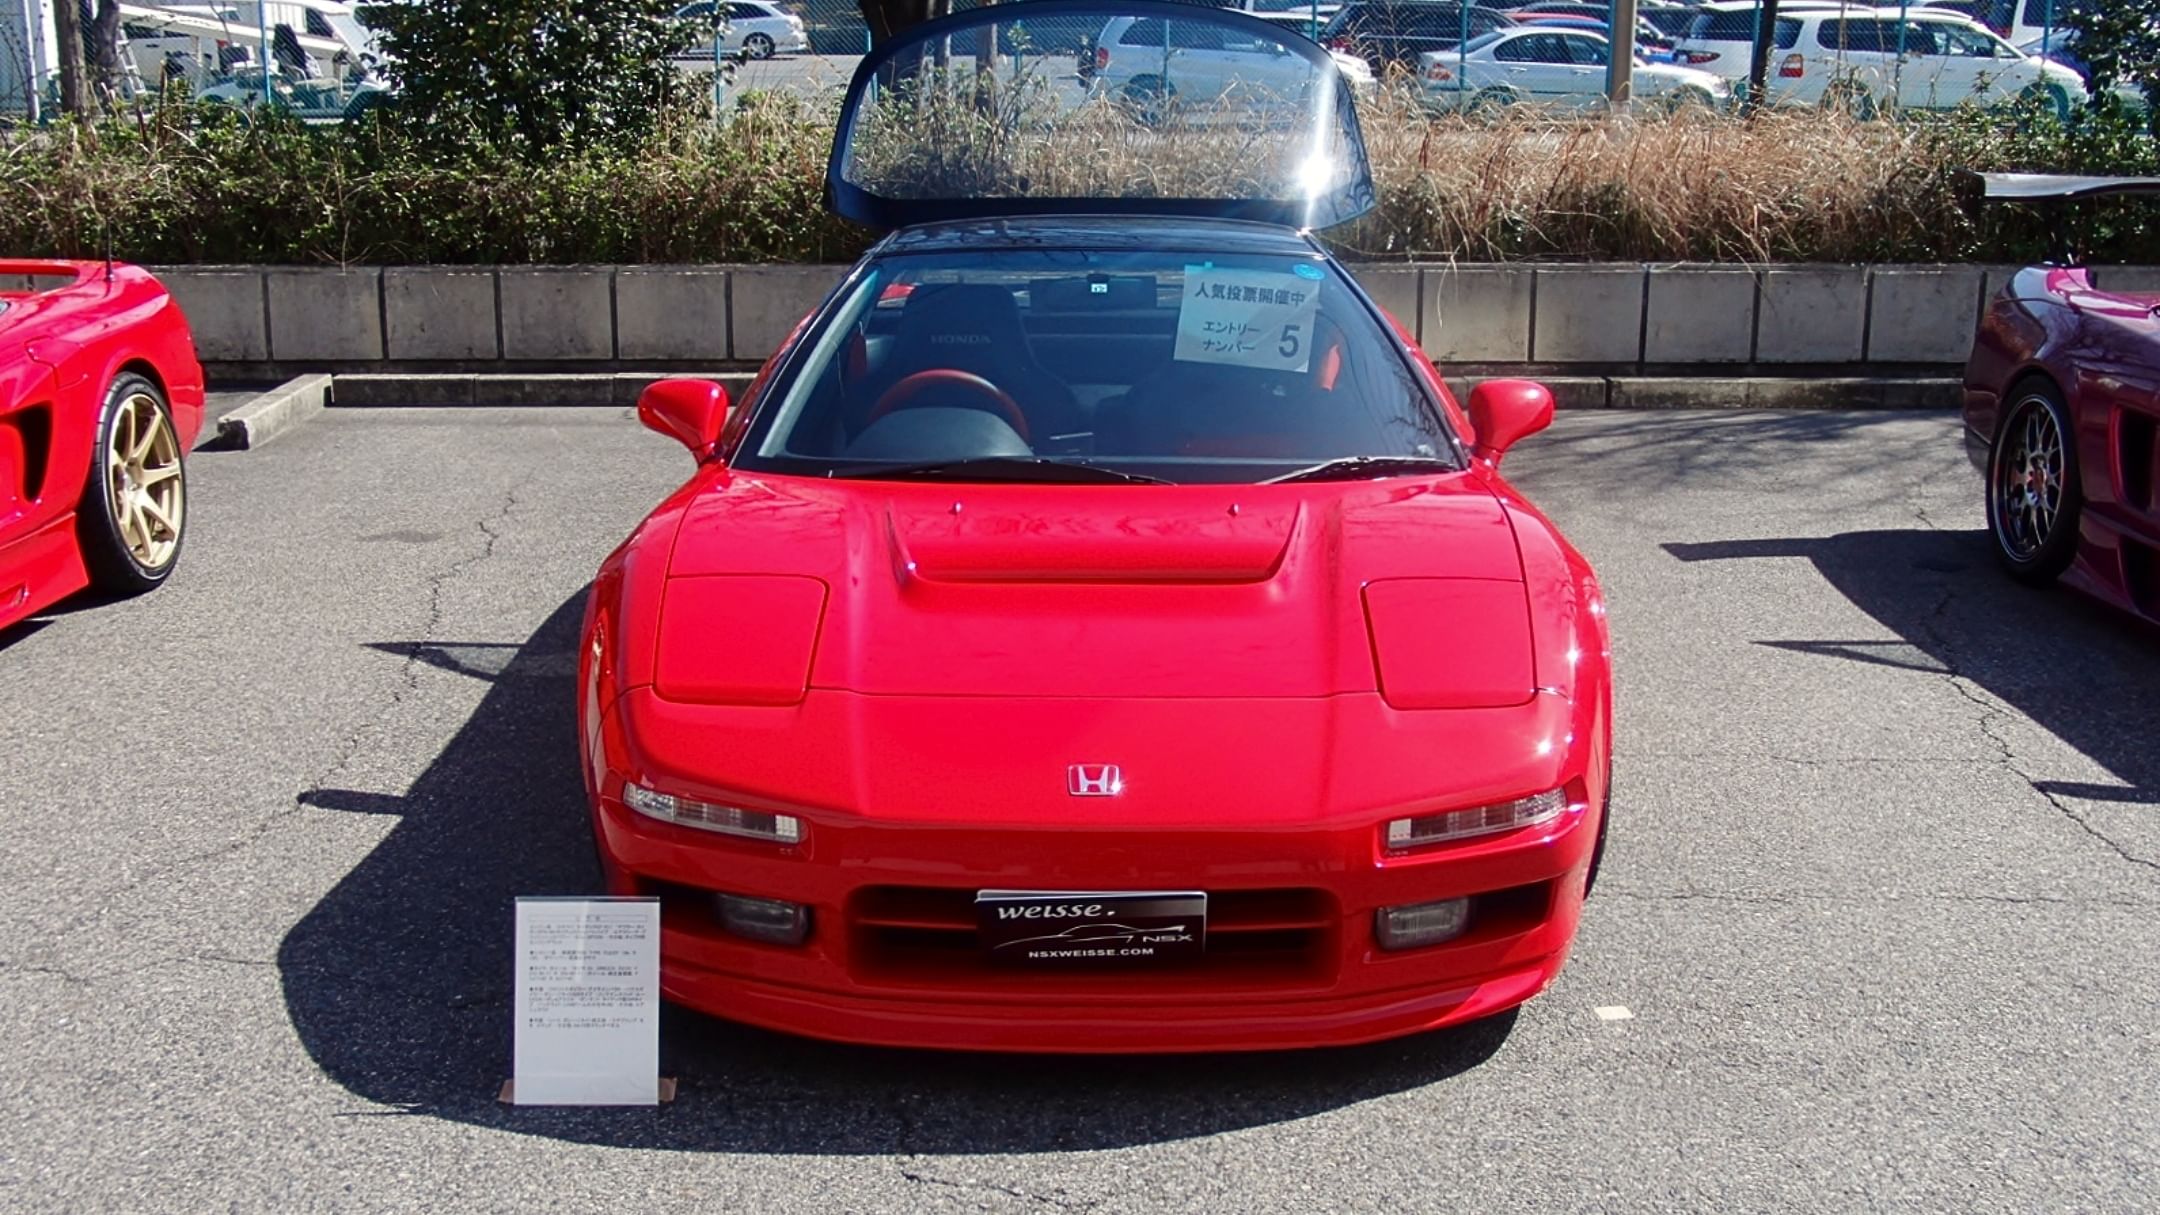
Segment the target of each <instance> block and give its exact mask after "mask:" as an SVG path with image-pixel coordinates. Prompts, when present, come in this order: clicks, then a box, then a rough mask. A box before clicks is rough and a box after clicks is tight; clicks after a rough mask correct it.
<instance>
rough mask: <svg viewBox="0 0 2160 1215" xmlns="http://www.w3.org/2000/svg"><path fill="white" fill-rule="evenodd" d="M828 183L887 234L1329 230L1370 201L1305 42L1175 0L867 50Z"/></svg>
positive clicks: (1007, 13)
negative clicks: (1269, 227) (1108, 219)
mask: <svg viewBox="0 0 2160 1215" xmlns="http://www.w3.org/2000/svg"><path fill="white" fill-rule="evenodd" d="M826 180H827V187H828V192H829V196H830V201H831V205H832V208H833V210H834V211H836V212H838V213H839V214H840V215H843V216H845V217H847V218H848V219H852V220H854V221H856V222H858V223H862V224H866V225H868V226H870V227H873V228H897V227H905V226H907V225H910V224H919V223H928V222H934V221H938V220H948V219H982V218H987V217H996V216H1019V215H1082V214H1097V215H1103V214H1107V215H1173V216H1209V217H1219V218H1230V219H1248V220H1258V221H1262V222H1268V223H1280V224H1287V225H1290V226H1292V227H1298V228H1325V227H1328V226H1331V225H1334V224H1339V223H1343V222H1344V221H1346V220H1350V219H1354V218H1356V217H1357V216H1359V215H1362V214H1364V213H1365V212H1366V211H1368V210H1370V209H1371V208H1372V206H1373V185H1372V173H1371V168H1370V165H1369V163H1368V161H1367V157H1366V153H1365V144H1364V138H1363V136H1362V135H1361V134H1360V132H1359V130H1358V123H1357V111H1356V108H1355V106H1354V105H1353V104H1352V100H1351V94H1350V86H1349V84H1348V83H1347V81H1346V80H1345V79H1344V77H1343V76H1342V74H1341V73H1340V72H1339V71H1337V69H1336V66H1335V61H1334V60H1333V59H1332V58H1330V57H1329V55H1328V52H1327V51H1325V50H1323V49H1321V48H1320V47H1319V46H1318V45H1317V44H1315V43H1313V42H1312V41H1311V40H1310V39H1308V38H1306V37H1305V36H1303V35H1302V34H1299V33H1297V32H1295V31H1293V30H1290V29H1287V28H1284V27H1280V26H1277V25H1273V24H1271V23H1269V22H1267V21H1263V20H1260V19H1259V18H1256V17H1250V16H1247V15H1245V14H1243V13H1238V12H1230V11H1225V10H1221V9H1215V8H1207V7H1203V6H1198V5H1193V4H1178V3H1170V2H1168V0H1120V2H1109V0H1027V2H1026V3H1023V4H1000V5H993V6H990V7H986V8H978V9H972V10H969V11H967V12H963V13H959V14H956V15H953V16H950V17H944V18H940V19H938V20H935V21H928V22H924V23H923V24H921V25H918V26H914V27H912V28H910V29H908V30H907V31H905V32H904V33H902V34H901V35H900V36H898V37H896V38H894V39H893V40H891V41H890V42H888V43H886V44H885V45H884V46H883V47H881V48H879V50H878V51H877V52H876V53H874V54H872V55H869V56H868V57H866V58H865V59H864V60H863V61H862V63H861V64H860V65H859V66H858V67H857V69H856V72H855V78H854V81H853V83H852V84H850V85H849V88H848V94H847V100H846V102H845V104H844V107H843V109H842V112H841V116H840V121H839V125H838V127H837V129H836V131H835V134H834V136H833V149H832V159H831V164H830V166H829V167H828V170H827V175H826Z"/></svg>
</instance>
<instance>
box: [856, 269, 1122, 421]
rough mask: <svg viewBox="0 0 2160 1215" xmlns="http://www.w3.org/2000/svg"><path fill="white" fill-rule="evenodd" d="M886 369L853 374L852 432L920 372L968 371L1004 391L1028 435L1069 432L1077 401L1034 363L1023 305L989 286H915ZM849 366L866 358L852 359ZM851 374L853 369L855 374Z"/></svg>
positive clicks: (960, 399)
mask: <svg viewBox="0 0 2160 1215" xmlns="http://www.w3.org/2000/svg"><path fill="white" fill-rule="evenodd" d="M887 350H888V351H889V352H890V353H889V354H888V355H887V356H886V359H885V363H884V365H883V366H880V367H874V368H866V369H865V374H863V375H861V376H859V377H858V376H854V375H850V376H849V377H848V378H849V380H850V381H851V384H852V386H851V387H850V389H849V392H848V415H847V416H848V431H849V433H850V434H856V433H860V432H861V430H862V428H863V427H864V426H866V425H868V424H869V420H870V413H871V410H872V409H874V408H875V407H876V405H877V402H878V400H879V398H880V397H882V396H884V395H885V393H886V392H887V391H888V390H890V389H891V388H892V386H893V385H895V384H897V383H899V382H900V381H901V380H904V379H906V378H907V377H908V376H911V375H914V374H915V373H916V372H919V371H928V370H931V369H934V368H950V369H952V370H955V371H965V372H970V373H972V374H975V375H979V376H981V377H983V378H984V379H986V380H988V381H990V382H991V383H992V384H995V385H997V386H998V387H999V388H1002V389H1004V390H1005V393H1006V395H1008V396H1010V397H1011V398H1012V399H1013V401H1014V402H1015V403H1016V404H1018V405H1019V406H1020V410H1021V412H1022V413H1024V414H1026V415H1027V421H1028V430H1029V432H1030V433H1032V434H1036V435H1049V434H1054V433H1059V432H1062V431H1065V430H1069V429H1072V428H1073V427H1074V425H1075V419H1077V418H1078V417H1079V415H1080V407H1079V403H1078V401H1077V400H1076V399H1075V398H1074V396H1073V393H1072V390H1071V389H1070V388H1067V387H1066V386H1065V382H1064V381H1062V380H1060V379H1058V378H1057V377H1056V376H1055V375H1052V374H1051V373H1050V372H1049V371H1047V370H1045V369H1044V368H1043V366H1042V365H1041V364H1040V363H1038V362H1036V361H1035V353H1034V351H1033V350H1032V349H1031V348H1030V347H1029V345H1028V340H1027V330H1026V328H1025V327H1023V326H1022V325H1021V323H1020V306H1019V305H1018V304H1017V303H1016V302H1014V300H1013V293H1012V292H1011V291H1009V290H1007V289H1006V288H1004V287H1000V286H997V285H995V284H990V283H952V284H933V283H923V284H918V285H917V286H916V287H915V289H914V290H913V291H911V292H909V293H908V297H907V305H906V306H905V308H903V309H902V310H901V313H900V321H899V324H898V325H897V326H896V328H895V331H894V334H893V338H892V341H891V342H890V343H889V344H887ZM846 357H847V359H848V361H849V362H850V363H854V362H856V360H857V359H858V358H860V357H862V356H858V355H857V354H856V353H855V352H854V351H853V350H850V351H849V352H848V353H847V356H846ZM850 370H851V371H852V370H854V368H850ZM918 401H919V402H920V403H923V404H936V405H963V404H964V405H968V406H970V407H973V408H979V409H987V408H990V405H989V403H988V402H986V401H981V400H976V399H973V398H969V397H964V396H960V395H956V394H946V395H939V394H925V396H923V397H921V398H918Z"/></svg>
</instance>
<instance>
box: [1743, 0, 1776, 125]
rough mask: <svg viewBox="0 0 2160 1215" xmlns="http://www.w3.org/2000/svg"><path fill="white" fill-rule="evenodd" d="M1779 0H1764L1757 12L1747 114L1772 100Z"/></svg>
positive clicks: (1749, 58)
mask: <svg viewBox="0 0 2160 1215" xmlns="http://www.w3.org/2000/svg"><path fill="white" fill-rule="evenodd" d="M1777 9H1778V0H1762V7H1761V8H1759V9H1756V10H1755V49H1754V51H1753V53H1752V54H1750V55H1749V56H1748V69H1747V97H1746V98H1745V104H1746V107H1747V112H1748V113H1750V114H1752V113H1754V112H1755V110H1756V108H1757V107H1758V106H1761V105H1764V104H1765V103H1767V102H1768V101H1769V100H1770V91H1769V90H1770V51H1771V50H1772V48H1774V47H1776V46H1777Z"/></svg>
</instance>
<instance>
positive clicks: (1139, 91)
mask: <svg viewBox="0 0 2160 1215" xmlns="http://www.w3.org/2000/svg"><path fill="white" fill-rule="evenodd" d="M1118 102H1119V104H1121V105H1123V106H1124V107H1125V111H1126V112H1127V113H1129V114H1131V115H1132V116H1133V120H1134V121H1135V122H1138V123H1139V124H1140V125H1141V126H1147V127H1152V126H1160V125H1161V124H1162V122H1163V120H1164V119H1165V118H1167V117H1168V116H1169V114H1170V107H1171V106H1173V105H1175V104H1177V86H1176V85H1174V84H1166V83H1164V82H1163V80H1162V78H1161V77H1159V76H1135V77H1133V78H1132V79H1131V80H1130V81H1128V82H1127V83H1126V85H1125V87H1124V88H1122V89H1120V90H1118Z"/></svg>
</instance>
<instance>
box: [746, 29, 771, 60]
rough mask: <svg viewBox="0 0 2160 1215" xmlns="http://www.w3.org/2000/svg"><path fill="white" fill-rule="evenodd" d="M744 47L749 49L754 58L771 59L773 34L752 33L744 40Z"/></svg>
mask: <svg viewBox="0 0 2160 1215" xmlns="http://www.w3.org/2000/svg"><path fill="white" fill-rule="evenodd" d="M742 49H743V50H745V51H748V52H749V53H750V57H751V58H752V59H770V58H772V57H773V40H772V36H771V35H770V34H752V35H750V36H749V37H747V38H745V39H743V40H742Z"/></svg>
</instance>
